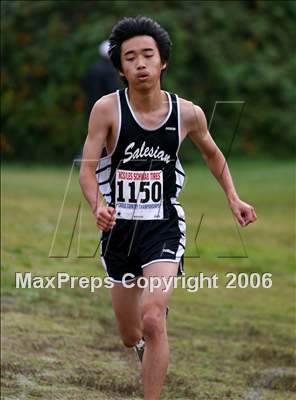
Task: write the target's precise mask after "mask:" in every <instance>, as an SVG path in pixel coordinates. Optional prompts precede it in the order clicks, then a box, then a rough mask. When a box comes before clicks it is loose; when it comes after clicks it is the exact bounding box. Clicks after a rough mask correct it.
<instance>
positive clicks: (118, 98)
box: [101, 90, 121, 160]
mask: <svg viewBox="0 0 296 400" xmlns="http://www.w3.org/2000/svg"><path fill="white" fill-rule="evenodd" d="M116 97H117V111H118V127H117V132H116V139H115V143H114V147H113V149H112V151H111V153H109V154H108V153H107V155H105V156H104V157H102V158H101V160H103V159H106V158H110V157H111V156H112V155H113V154H114V152H115V150H116V148H117V144H118V140H119V135H120V131H121V103H120V94H119V90H116ZM105 148H106V152H107V147H106V144H105Z"/></svg>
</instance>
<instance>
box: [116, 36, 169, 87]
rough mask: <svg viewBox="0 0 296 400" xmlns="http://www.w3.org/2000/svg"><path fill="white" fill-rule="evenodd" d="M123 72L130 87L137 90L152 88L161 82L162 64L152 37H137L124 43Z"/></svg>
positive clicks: (122, 52) (122, 55) (163, 65)
mask: <svg viewBox="0 0 296 400" xmlns="http://www.w3.org/2000/svg"><path fill="white" fill-rule="evenodd" d="M121 65H122V72H121V73H120V74H121V75H122V76H124V77H125V78H126V79H127V81H128V83H129V86H133V87H137V88H143V89H144V88H145V89H147V88H149V87H152V86H153V85H154V84H155V83H156V82H157V81H159V80H160V74H161V71H162V70H163V69H164V68H165V67H166V65H165V64H162V62H161V59H160V54H159V51H158V48H157V45H156V42H155V40H154V39H153V38H152V37H151V36H135V37H133V38H131V39H128V40H126V41H124V42H123V43H122V46H121Z"/></svg>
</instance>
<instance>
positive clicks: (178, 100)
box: [176, 94, 181, 156]
mask: <svg viewBox="0 0 296 400" xmlns="http://www.w3.org/2000/svg"><path fill="white" fill-rule="evenodd" d="M176 99H177V119H178V139H179V144H178V148H177V151H176V156H178V153H179V149H180V146H181V105H180V98H179V96H178V95H177V94H176Z"/></svg>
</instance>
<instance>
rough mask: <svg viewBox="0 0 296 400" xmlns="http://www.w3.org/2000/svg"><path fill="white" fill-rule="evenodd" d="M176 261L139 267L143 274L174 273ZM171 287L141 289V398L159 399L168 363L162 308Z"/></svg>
mask: <svg viewBox="0 0 296 400" xmlns="http://www.w3.org/2000/svg"><path fill="white" fill-rule="evenodd" d="M177 272H178V263H177V262H174V263H173V262H165V261H163V262H155V263H152V264H149V265H148V266H147V267H145V268H144V270H143V275H144V276H146V277H149V276H159V277H162V276H163V277H167V278H168V277H169V276H177ZM172 291H173V287H171V288H170V289H169V290H168V291H167V292H164V291H163V290H162V288H159V289H155V290H154V291H153V292H152V293H150V292H149V290H148V289H144V292H143V295H142V323H143V335H144V338H145V352H144V357H143V381H144V399H145V400H159V399H160V393H161V389H162V386H163V383H164V380H165V376H166V372H167V368H168V363H169V345H168V339H167V331H166V317H165V314H166V307H167V304H168V301H169V298H170V296H171V294H172Z"/></svg>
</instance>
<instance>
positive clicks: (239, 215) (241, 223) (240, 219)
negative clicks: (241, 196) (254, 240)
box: [235, 213, 245, 226]
mask: <svg viewBox="0 0 296 400" xmlns="http://www.w3.org/2000/svg"><path fill="white" fill-rule="evenodd" d="M235 216H236V219H237V220H238V222H239V224H240V225H241V226H245V221H244V219H243V218H242V216H241V214H240V213H235Z"/></svg>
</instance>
